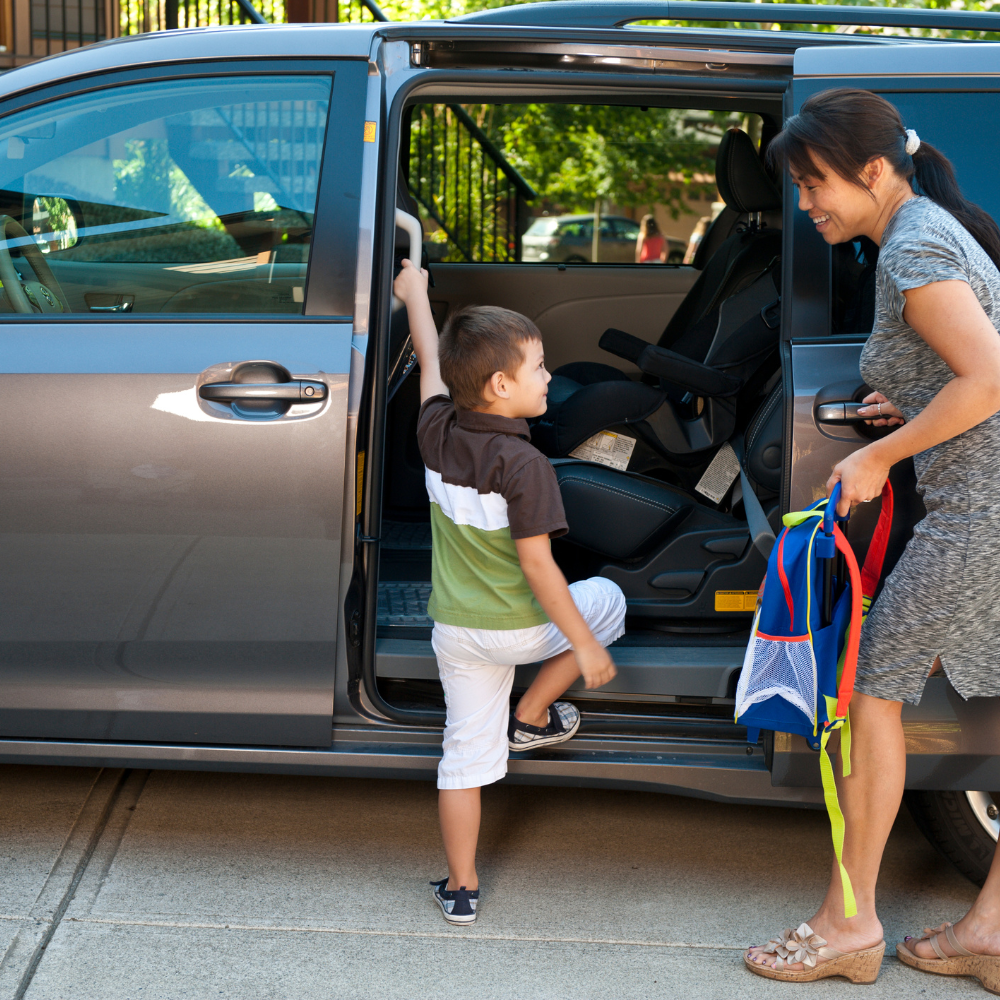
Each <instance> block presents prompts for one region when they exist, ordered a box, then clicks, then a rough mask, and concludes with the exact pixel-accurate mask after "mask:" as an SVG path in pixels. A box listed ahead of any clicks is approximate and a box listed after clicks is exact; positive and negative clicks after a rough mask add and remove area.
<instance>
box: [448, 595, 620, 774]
mask: <svg viewBox="0 0 1000 1000" xmlns="http://www.w3.org/2000/svg"><path fill="white" fill-rule="evenodd" d="M569 592H570V593H571V594H572V595H573V601H574V602H575V604H576V606H577V608H578V609H579V611H580V614H581V615H583V618H584V621H586V623H587V624H588V625H589V626H590V630H591V632H593V633H594V637H595V638H596V639H597V641H598V642H599V643H600V644H601V645H602V646H609V645H610V644H611V643H612V642H614V641H615V639H618V638H619V637H621V636H622V635H623V634H624V632H625V595H624V594H623V593H622V592H621V588H620V587H619V586H618V584H616V583H612V582H611V581H610V580H606V579H604V577H602V576H594V577H591V578H590V579H589V580H580V581H579V582H577V583H571V584H570V587H569ZM431 644H432V645H433V647H434V653H435V655H436V656H437V661H438V672H439V673H440V675H441V684H442V685H443V687H444V700H445V704H446V705H447V706H448V715H447V721H446V723H445V728H444V748H443V749H444V753H443V756H442V758H441V763H440V764H439V765H438V788H478V787H479V786H481V785H489V784H491V783H492V782H494V781H499V780H500V779H501V778H502V777H503V776H504V775H505V774H506V773H507V725H508V722H509V719H510V690H511V687H512V686H513V684H514V667H515V666H517V665H518V664H521V663H537V662H538V661H540V660H547V659H549V658H550V657H552V656H556V655H557V654H559V653H563V652H565V651H566V650H567V649H569V648H570V644H569V642H568V641H567V639H566V637H565V636H564V635H563V634H562V632H560V631H559V629H558V628H556V626H555V625H553V624H552V622H547V623H546V624H544V625H532V626H531V628H515V629H485V628H463V627H462V626H460V625H444V624H441V623H440V622H437V623H435V625H434V632H433V633H432V635H431Z"/></svg>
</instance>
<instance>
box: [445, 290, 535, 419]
mask: <svg viewBox="0 0 1000 1000" xmlns="http://www.w3.org/2000/svg"><path fill="white" fill-rule="evenodd" d="M541 339H542V335H541V333H540V332H539V330H538V327H537V326H535V324H534V323H532V322H531V320H530V319H528V317H527V316H522V315H521V314H520V313H516V312H512V311H511V310H510V309H501V308H500V307H499V306H466V307H465V308H464V309H459V310H458V311H457V312H454V313H452V314H451V315H450V316H449V317H448V319H447V321H446V322H445V324H444V330H442V332H441V342H440V344H439V345H438V361H439V362H440V365H441V378H442V379H443V381H444V384H445V385H446V386H448V389H449V391H450V392H451V398H452V402H454V404H455V408H456V409H458V410H474V409H475V408H476V407H477V406H483V405H484V403H485V402H486V401H485V399H484V398H483V390H484V389H485V388H486V383H487V382H489V380H490V379H491V378H492V377H493V375H494V373H496V372H503V373H504V375H506V376H508V377H509V378H514V377H515V376H516V374H517V370H518V368H520V367H521V365H522V364H524V351H523V350H522V349H521V345H522V344H524V343H526V342H527V341H529V340H541Z"/></svg>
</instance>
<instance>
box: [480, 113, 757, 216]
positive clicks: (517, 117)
mask: <svg viewBox="0 0 1000 1000" xmlns="http://www.w3.org/2000/svg"><path fill="white" fill-rule="evenodd" d="M467 110H468V111H469V112H470V113H471V114H472V116H473V117H474V118H476V119H477V122H478V123H479V125H480V128H482V129H483V131H484V132H485V133H486V134H487V135H488V136H489V137H490V139H491V140H492V141H493V142H494V143H495V144H496V145H497V146H498V147H499V148H500V149H501V150H502V151H503V152H504V155H505V156H506V158H507V159H508V161H509V162H510V163H511V164H512V165H513V166H514V167H515V168H516V169H517V170H518V171H519V172H520V173H521V174H522V175H523V176H524V177H525V178H526V179H527V181H528V183H529V184H531V186H532V187H534V188H535V190H536V191H538V193H539V196H540V200H541V202H542V204H543V206H544V207H545V208H546V209H548V210H550V211H557V212H590V211H593V208H594V202H595V201H596V200H598V199H600V200H602V201H608V202H612V203H614V204H616V205H620V206H622V207H633V206H635V207H638V206H642V205H651V204H660V205H665V206H667V207H668V208H669V210H670V212H671V214H672V215H673V217H674V218H677V217H678V216H679V215H681V214H683V213H687V212H690V209H689V208H688V205H687V202H688V200H689V199H690V198H706V197H708V198H711V197H713V196H714V194H715V184H714V182H713V181H712V180H711V178H712V177H713V176H714V173H715V151H716V146H717V144H718V141H719V139H720V138H721V136H722V133H723V131H725V129H726V128H729V127H731V126H732V125H738V124H740V123H741V121H742V119H741V117H740V116H738V115H731V114H728V113H725V112H712V113H709V112H705V113H703V114H700V115H698V116H697V117H696V118H692V117H691V115H690V113H689V112H685V111H679V110H676V109H674V108H645V109H644V108H629V107H617V106H590V105H579V104H508V105H491V106H485V105H483V106H478V107H477V106H474V107H470V108H468V109H467ZM541 207H542V205H539V204H534V205H533V206H532V209H533V211H534V212H535V213H536V214H537V213H538V212H539V210H540V208H541Z"/></svg>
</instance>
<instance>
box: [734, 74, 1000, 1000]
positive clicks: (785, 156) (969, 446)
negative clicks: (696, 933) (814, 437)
mask: <svg viewBox="0 0 1000 1000" xmlns="http://www.w3.org/2000/svg"><path fill="white" fill-rule="evenodd" d="M911 124H916V123H911ZM771 155H772V156H773V157H775V158H777V159H779V160H780V161H782V162H784V163H785V164H787V166H788V168H789V170H790V173H791V175H792V179H793V181H794V183H795V185H796V187H797V188H798V192H799V207H800V208H801V209H802V210H803V211H806V212H808V213H809V217H810V218H811V219H812V221H813V223H814V224H815V226H816V229H817V230H818V232H820V233H821V234H822V236H823V239H825V240H826V242H827V243H830V244H835V243H844V242H846V241H849V240H852V239H854V238H856V237H858V236H867V237H869V238H870V239H872V240H874V241H875V243H877V244H878V245H879V246H880V252H879V260H878V270H877V277H876V285H877V293H876V313H875V326H874V329H873V331H872V334H871V337H870V338H869V339H868V341H867V343H866V344H865V347H864V350H863V351H862V353H861V374H862V376H863V378H864V379H865V381H866V382H867V383H868V384H869V385H870V386H872V387H873V388H874V389H875V390H877V391H875V392H873V393H872V394H871V395H869V396H867V397H866V398H865V403H866V404H868V405H867V407H866V409H865V411H864V412H865V413H867V414H870V415H871V417H872V421H871V422H872V423H874V424H875V425H877V426H887V425H888V426H895V427H897V428H898V429H897V430H895V431H894V432H893V433H892V434H890V435H888V436H886V437H883V438H881V439H879V440H877V441H873V442H872V443H871V444H869V445H867V446H866V447H864V448H861V449H859V450H858V451H856V452H854V453H853V454H852V455H850V456H848V457H847V458H845V459H844V460H843V461H842V462H841V463H840V464H839V465H837V466H836V467H835V468H834V470H833V474H832V475H831V476H830V479H829V481H828V482H827V492H828V494H829V492H830V491H831V490H832V489H833V486H834V484H835V483H836V482H837V481H838V480H839V481H840V484H841V490H842V493H841V496H842V499H841V502H840V504H839V507H838V509H839V510H840V512H841V513H842V514H843V513H846V512H847V511H848V510H849V508H850V505H851V504H853V503H859V502H860V503H867V502H868V501H869V500H872V499H874V498H875V497H877V496H878V495H879V494H880V492H881V490H882V486H883V484H884V483H885V481H886V478H887V477H888V475H889V469H890V467H891V466H892V465H894V464H895V463H896V462H899V461H902V460H903V459H905V458H909V457H911V456H912V457H913V460H914V466H915V469H916V473H917V488H918V490H919V492H920V493H921V495H922V496H923V500H924V504H925V506H926V508H927V516H926V517H925V518H924V519H923V520H922V521H921V522H920V523H919V524H917V525H916V527H915V529H914V533H913V538H912V539H911V540H910V542H909V543H908V544H907V546H906V550H905V551H904V553H903V555H902V557H901V558H900V560H899V563H898V564H897V565H896V568H895V569H894V570H893V572H892V573H891V574H890V576H889V578H888V579H887V580H886V582H885V586H884V588H883V590H882V593H881V595H880V596H879V598H878V601H877V602H876V603H875V605H874V607H873V608H872V611H871V613H870V614H869V616H868V619H867V621H866V623H865V626H864V628H863V629H862V632H861V651H860V654H859V658H858V672H857V680H856V683H855V694H854V698H853V700H852V702H851V728H852V748H851V755H852V757H851V759H852V764H853V770H852V773H851V775H850V777H848V778H846V779H845V778H843V777H842V776H840V775H839V772H840V769H839V768H835V770H836V771H837V772H838V786H839V789H840V801H841V804H842V806H843V810H844V814H845V818H846V824H847V839H846V844H845V849H844V865H845V867H846V868H847V871H848V874H849V875H850V877H851V881H852V883H853V886H854V893H855V896H856V898H857V906H858V912H857V916H855V917H851V918H849V919H848V918H845V916H844V898H843V892H842V889H841V881H840V875H839V872H838V870H837V866H836V864H834V865H833V870H832V876H831V880H830V887H829V889H828V891H827V894H826V898H825V899H824V900H823V903H822V905H821V906H820V908H819V910H818V911H817V912H816V913H815V915H813V916H812V917H810V918H809V920H808V921H807V923H806V924H805V925H800V926H799V928H798V930H797V931H794V932H792V931H786V932H785V934H784V935H782V936H781V937H779V938H775V939H772V940H771V941H770V942H769V943H768V944H767V945H766V946H764V947H763V948H757V947H753V948H751V949H750V950H749V951H748V952H747V954H746V956H745V961H746V964H747V966H748V967H749V968H751V969H752V970H753V971H754V972H756V973H758V974H760V975H764V976H768V977H770V978H778V979H786V980H807V979H819V978H823V977H825V976H830V975H842V976H846V977H848V978H850V979H853V980H854V981H856V982H872V981H874V979H875V977H876V976H877V974H878V968H879V965H880V963H881V959H882V953H883V951H884V949H885V942H884V941H883V938H882V925H881V923H880V922H879V919H878V916H877V915H876V911H875V881H876V878H877V876H878V869H879V863H880V861H881V858H882V851H883V849H884V847H885V843H886V840H887V839H888V836H889V831H890V829H891V828H892V824H893V820H894V819H895V817H896V813H897V811H898V809H899V804H900V801H901V799H902V794H903V781H904V777H905V771H906V748H905V745H904V742H903V729H902V724H901V721H900V712H901V710H902V705H903V702H910V703H912V704H916V703H917V702H918V701H919V700H920V695H921V691H922V689H923V686H924V681H925V680H926V678H927V676H928V675H929V674H930V673H932V672H934V671H935V670H937V669H941V668H943V669H944V672H945V673H946V674H947V676H948V679H949V680H950V681H951V684H952V685H953V686H954V688H955V690H956V691H958V693H959V694H960V695H961V696H962V697H963V698H970V697H984V696H986V697H990V696H996V695H1000V573H998V572H997V562H998V559H997V552H996V544H997V543H996V542H995V541H994V540H995V539H997V538H998V537H1000V414H998V412H997V411H998V410H1000V336H998V334H997V329H998V325H1000V271H998V270H997V266H998V263H1000V231H998V229H997V226H996V223H994V222H993V220H992V219H991V218H990V217H989V216H988V215H987V214H986V213H985V212H984V211H983V210H982V209H980V208H978V207H977V206H975V205H973V204H971V203H970V202H968V201H966V200H965V199H964V198H963V197H962V195H961V193H960V192H959V189H958V185H957V184H956V182H955V176H954V172H953V171H952V168H951V164H950V163H949V162H948V160H946V159H945V157H944V156H942V155H941V153H939V152H938V151H937V150H935V149H933V148H932V147H930V146H928V145H927V143H924V142H921V141H920V138H919V137H918V135H917V133H916V131H914V130H912V129H910V130H907V129H904V127H903V122H902V120H901V119H900V117H899V113H898V112H897V111H896V109H895V108H894V107H893V106H892V105H891V104H889V103H888V101H885V100H884V99H883V98H881V97H878V96H877V95H875V94H871V93H868V92H866V91H860V90H831V91H826V92H824V93H821V94H817V95H816V96H814V97H811V98H810V99H809V100H808V101H807V102H806V103H805V104H804V105H803V107H802V111H801V112H800V113H799V114H798V115H796V116H795V117H793V118H791V119H790V120H789V121H788V123H787V124H786V126H785V128H784V130H783V131H782V132H781V134H780V135H778V136H777V137H776V139H775V140H774V142H773V143H772V146H771ZM914 182H916V184H917V186H918V189H919V191H920V192H921V194H920V195H917V194H916V193H915V192H914V188H913V184H914ZM796 922H797V921H796ZM897 954H898V956H899V958H900V960H901V961H903V962H905V963H906V964H907V965H911V966H913V967H914V968H918V969H921V970H923V971H926V972H939V973H944V974H952V975H954V974H959V975H975V976H977V977H978V978H979V979H980V981H981V982H982V983H983V985H984V986H986V988H987V989H988V990H990V991H991V992H993V991H1000V957H985V956H1000V861H997V859H996V857H995V858H994V861H993V866H992V868H991V870H990V875H989V878H988V879H987V881H986V884H985V886H984V887H983V890H982V892H981V893H980V895H979V898H978V899H977V901H976V903H975V904H974V905H973V907H972V909H971V910H970V911H969V913H967V914H966V915H965V916H964V917H963V918H962V919H961V920H960V921H959V922H958V923H957V924H955V925H954V927H952V926H951V925H942V926H941V927H940V928H938V929H937V931H928V932H927V934H926V935H925V936H924V937H923V938H921V939H920V940H914V939H912V938H907V939H906V941H905V942H904V943H903V944H900V945H898V946H897ZM970 955H972V956H976V957H967V956H970Z"/></svg>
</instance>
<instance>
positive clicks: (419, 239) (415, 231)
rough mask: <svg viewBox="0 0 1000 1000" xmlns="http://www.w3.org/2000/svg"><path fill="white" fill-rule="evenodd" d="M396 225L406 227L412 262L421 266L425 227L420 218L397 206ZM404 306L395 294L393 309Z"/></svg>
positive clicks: (394, 310)
mask: <svg viewBox="0 0 1000 1000" xmlns="http://www.w3.org/2000/svg"><path fill="white" fill-rule="evenodd" d="M396 225H397V226H399V228H400V229H405V230H406V233H407V235H408V236H409V237H410V254H409V261H410V263H411V264H412V265H413V266H414V267H420V261H421V259H422V257H423V255H424V227H423V226H422V225H421V224H420V220H419V219H418V218H416V217H415V216H412V215H410V214H409V213H408V212H404V211H403V210H402V209H401V208H397V209H396ZM402 308H403V303H402V302H401V301H400V300H399V299H397V298H396V296H395V295H393V297H392V311H393V312H396V311H398V310H399V309H402Z"/></svg>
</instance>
